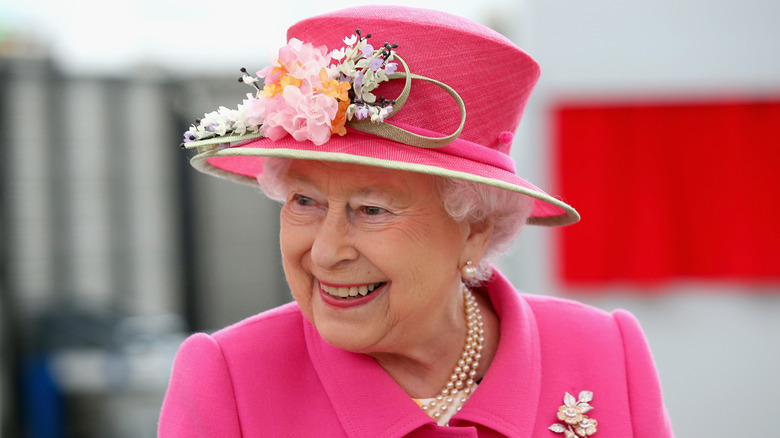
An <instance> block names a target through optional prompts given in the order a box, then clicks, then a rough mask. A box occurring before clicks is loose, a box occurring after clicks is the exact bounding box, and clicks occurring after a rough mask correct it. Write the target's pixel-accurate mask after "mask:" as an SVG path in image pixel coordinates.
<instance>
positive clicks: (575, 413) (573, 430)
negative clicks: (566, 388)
mask: <svg viewBox="0 0 780 438" xmlns="http://www.w3.org/2000/svg"><path fill="white" fill-rule="evenodd" d="M591 400H593V393H592V392H590V391H582V392H580V395H579V397H578V399H575V398H574V396H573V395H571V394H569V393H568V392H567V393H566V395H565V396H564V397H563V406H561V407H560V408H558V413H557V416H558V420H560V421H563V424H561V423H555V424H553V425H552V426H550V427H549V429H550V430H551V431H553V432H556V433H563V434H566V438H577V437H588V436H591V435H593V434H594V433H596V426H598V422H597V421H596V419H594V418H588V416H587V415H585V413H586V412H588V411H590V410H591V409H593V406H591V405H590V404H589V402H590V401H591Z"/></svg>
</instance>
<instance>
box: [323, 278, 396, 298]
mask: <svg viewBox="0 0 780 438" xmlns="http://www.w3.org/2000/svg"><path fill="white" fill-rule="evenodd" d="M384 285H385V282H384V281H381V282H379V283H371V284H363V285H360V286H329V285H326V284H323V283H321V282H320V288H322V290H323V291H325V292H327V293H328V295H330V296H332V297H334V298H340V299H343V300H349V299H353V298H358V297H364V296H366V295H368V294H370V293H371V292H373V291H375V290H377V289H379V288H381V287H382V286H384Z"/></svg>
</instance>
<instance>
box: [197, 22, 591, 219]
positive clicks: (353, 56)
mask: <svg viewBox="0 0 780 438" xmlns="http://www.w3.org/2000/svg"><path fill="white" fill-rule="evenodd" d="M369 33H370V35H369ZM287 36H288V38H289V39H290V43H289V45H287V46H285V47H283V48H282V49H280V51H279V59H278V60H277V61H276V62H275V63H274V65H273V66H271V67H268V68H266V69H264V70H261V71H260V72H258V73H257V76H258V77H253V76H251V75H249V74H246V72H245V74H244V76H243V78H242V79H240V80H241V81H243V82H246V83H249V84H251V85H253V86H255V89H256V91H257V93H256V95H255V96H252V95H249V96H248V98H247V99H246V100H244V102H243V104H242V105H239V106H238V109H237V110H232V109H227V108H221V109H220V110H219V111H216V112H213V113H209V114H206V116H205V118H204V119H202V120H199V121H197V122H196V125H193V126H192V127H191V128H190V130H189V131H188V132H187V133H185V143H184V146H185V147H187V148H196V149H197V150H198V154H197V155H196V156H195V157H193V158H192V164H193V166H194V167H195V168H197V169H198V170H201V171H203V172H206V173H210V174H213V175H217V176H220V177H223V178H228V179H231V180H236V181H241V182H246V183H250V184H257V177H258V175H260V174H261V173H262V159H263V158H262V157H286V158H297V159H310V160H322V161H338V162H344V163H354V164H360V165H366V166H376V167H384V168H390V169H398V170H405V171H412V172H420V173H426V174H431V175H439V176H444V177H450V178H458V179H463V180H468V181H474V182H478V183H482V184H487V185H490V186H494V187H498V188H501V189H505V190H509V191H513V192H517V193H521V194H524V195H527V196H530V197H532V198H535V201H536V202H535V204H534V209H533V212H532V214H531V218H530V219H529V223H531V224H540V225H567V224H571V223H574V222H577V221H578V220H579V214H577V212H576V211H575V210H574V209H573V208H572V207H570V206H569V205H567V204H565V203H564V202H562V201H560V200H558V199H556V198H553V197H552V196H550V195H548V194H546V193H545V192H543V191H542V190H540V189H539V188H537V187H535V186H534V185H532V184H531V183H529V182H527V181H525V180H524V179H522V178H520V177H519V176H517V174H516V172H515V165H514V161H513V160H512V159H511V158H510V156H509V149H510V147H511V145H512V138H513V136H514V132H515V130H516V128H517V125H518V123H519V122H520V117H521V115H522V113H523V110H524V108H525V105H526V102H527V101H528V97H529V95H530V93H531V90H532V88H533V86H534V85H535V84H536V81H537V79H538V77H539V66H538V65H537V63H536V62H535V61H534V60H533V59H531V57H530V56H528V55H527V54H526V53H525V52H523V51H522V50H520V49H519V48H518V47H517V46H515V45H514V44H513V43H512V42H511V41H509V40H508V39H507V38H505V37H504V36H502V35H500V34H498V33H496V32H494V31H493V30H491V29H488V28H486V27H484V26H482V25H480V24H477V23H474V22H472V21H469V20H466V19H464V18H460V17H457V16H453V15H450V14H446V13H443V12H438V11H431V10H424V9H412V8H402V7H395V6H365V7H357V8H351V9H345V10H341V11H337V12H332V13H329V14H325V15H320V16H317V17H313V18H309V19H306V20H303V21H301V22H299V23H297V24H295V25H293V26H292V27H291V28H290V29H289V30H288V32H287ZM396 45H397V46H396ZM259 78H263V79H264V87H263V88H261V87H259V86H258V85H257V84H258V83H259V82H260V81H261V79H259ZM390 99H394V100H390Z"/></svg>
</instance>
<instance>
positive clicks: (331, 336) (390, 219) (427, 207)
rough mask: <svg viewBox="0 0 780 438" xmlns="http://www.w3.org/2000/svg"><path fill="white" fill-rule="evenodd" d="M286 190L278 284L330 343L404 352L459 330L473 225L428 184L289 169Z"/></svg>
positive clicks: (345, 170) (353, 170) (346, 171)
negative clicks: (434, 334)
mask: <svg viewBox="0 0 780 438" xmlns="http://www.w3.org/2000/svg"><path fill="white" fill-rule="evenodd" d="M286 182H287V197H286V202H285V205H284V207H283V209H282V213H281V239H280V240H281V248H282V260H283V264H284V271H285V275H286V277H287V281H288V283H289V285H290V288H291V289H292V293H293V296H294V297H295V300H296V301H297V302H298V304H299V306H300V308H301V310H302V311H303V313H304V314H305V315H306V317H307V318H308V319H309V320H310V321H311V322H312V323H313V324H314V325H315V326H316V328H317V330H318V332H319V333H320V335H321V336H322V337H323V338H324V339H325V340H326V341H327V342H328V343H330V344H331V345H334V346H337V347H339V348H343V349H345V350H349V351H353V352H360V353H402V352H403V350H404V349H408V348H411V346H412V345H414V344H415V342H416V340H420V341H422V340H423V339H424V338H425V336H428V335H429V334H430V333H431V331H436V330H439V331H440V330H442V329H444V328H446V327H447V325H446V324H447V323H448V322H449V323H453V321H457V322H460V323H461V324H462V318H463V313H462V312H463V310H462V307H461V305H460V302H461V301H460V300H461V295H460V271H459V268H460V267H461V266H462V265H463V264H464V263H465V261H466V259H467V258H468V257H469V256H471V254H468V252H469V251H471V248H472V246H473V242H472V240H473V239H472V238H470V237H469V236H470V235H471V232H470V230H471V226H470V225H468V224H462V223H458V222H455V221H454V220H453V219H452V218H451V217H450V216H449V215H448V214H447V212H446V211H445V210H444V208H443V206H442V204H441V201H440V199H439V196H438V193H437V191H436V189H435V187H434V183H433V181H432V179H431V178H430V177H427V176H425V175H421V174H417V173H411V172H401V171H394V170H387V169H380V168H374V167H365V166H359V165H352V164H342V163H327V162H318V161H307V160H293V161H292V164H291V166H290V170H289V173H288V174H287V177H286ZM480 254H481V252H480ZM457 322H455V323H457Z"/></svg>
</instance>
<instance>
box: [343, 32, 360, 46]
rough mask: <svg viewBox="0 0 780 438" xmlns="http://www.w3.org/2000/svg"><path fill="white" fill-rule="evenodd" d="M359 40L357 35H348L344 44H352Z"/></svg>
mask: <svg viewBox="0 0 780 438" xmlns="http://www.w3.org/2000/svg"><path fill="white" fill-rule="evenodd" d="M356 42H357V35H355V34H352V36H348V37H345V38H344V44H346V45H348V46H352V45H353V44H355V43H356Z"/></svg>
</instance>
